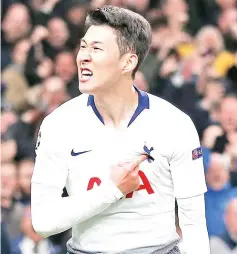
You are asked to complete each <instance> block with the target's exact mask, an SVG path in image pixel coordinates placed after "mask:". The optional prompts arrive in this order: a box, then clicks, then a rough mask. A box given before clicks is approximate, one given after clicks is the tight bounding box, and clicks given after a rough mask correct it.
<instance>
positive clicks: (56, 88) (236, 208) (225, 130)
mask: <svg viewBox="0 0 237 254" xmlns="http://www.w3.org/2000/svg"><path fill="white" fill-rule="evenodd" d="M104 4H112V5H117V6H124V7H127V8H130V9H132V10H134V11H136V12H138V13H140V14H142V15H143V16H144V17H146V18H147V19H148V20H149V22H150V24H151V26H152V34H153V40H152V47H151V50H150V52H149V54H148V56H147V58H146V60H145V61H144V63H143V64H142V66H141V68H140V69H139V71H138V72H137V74H136V77H135V81H134V83H135V85H136V86H137V87H138V88H140V89H142V90H144V91H147V92H149V93H151V94H154V95H157V96H159V97H161V98H164V99H166V100H168V101H169V102H171V103H172V104H174V105H175V106H177V107H178V108H180V109H181V110H182V111H184V112H185V113H187V114H188V115H189V116H190V117H191V119H192V120H193V122H194V124H195V126H196V128H197V131H198V134H199V137H200V140H201V144H202V147H203V153H204V169H205V175H206V183H207V187H208V192H207V193H206V194H205V199H206V218H207V227H208V233H209V237H210V246H211V254H231V253H232V254H233V253H237V246H236V245H237V1H236V0H18V1H17V0H3V1H2V16H1V21H2V27H1V36H2V41H1V43H2V44H1V101H2V102H1V171H2V173H1V214H2V215H1V239H2V252H1V253H2V254H10V253H13V254H33V253H39V254H61V253H64V254H65V253H66V250H65V243H66V241H67V240H68V238H69V237H70V230H69V231H67V232H64V233H61V234H58V235H55V236H52V237H49V238H48V239H42V238H41V237H40V236H39V235H38V234H37V233H36V232H35V231H34V230H33V228H32V224H31V212H30V192H31V190H30V180H31V176H32V171H33V166H34V158H35V152H34V147H35V143H36V139H37V133H38V129H39V126H40V124H41V121H42V119H43V118H44V117H45V116H46V115H47V114H49V113H50V112H52V111H53V110H54V109H55V108H57V107H58V106H59V105H61V104H62V103H64V102H66V101H67V100H69V99H71V98H74V97H76V96H78V95H79V94H80V92H79V90H78V77H77V66H76V54H77V51H78V46H79V43H80V38H81V37H82V36H83V34H84V20H85V15H86V13H87V11H88V10H89V9H91V8H95V7H99V6H102V5H104ZM161 110H162V109H161ZM78 113H79V114H80V112H78ZM187 138H188V137H187ZM190 170H192V169H190ZM64 195H66V193H64ZM177 231H178V232H179V234H180V236H181V237H182V232H181V231H180V228H179V226H178V218H177ZM197 244H201V243H199V242H198V239H197ZM180 248H181V249H182V242H181V244H180ZM183 253H185V250H183Z"/></svg>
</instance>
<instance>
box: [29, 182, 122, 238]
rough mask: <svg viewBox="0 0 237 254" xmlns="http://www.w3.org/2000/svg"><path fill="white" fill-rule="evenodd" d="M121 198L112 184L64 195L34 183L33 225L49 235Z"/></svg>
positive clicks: (70, 225)
mask: <svg viewBox="0 0 237 254" xmlns="http://www.w3.org/2000/svg"><path fill="white" fill-rule="evenodd" d="M121 197H122V193H121V192H120V191H119V189H117V187H116V186H115V185H113V184H112V183H108V184H101V185H100V186H99V187H98V188H95V189H92V190H90V191H87V192H85V193H83V194H82V195H81V196H70V197H65V198H62V197H61V191H60V190H59V189H57V188H52V187H47V186H45V185H43V184H38V183H32V224H33V227H34V229H35V231H36V232H37V233H39V234H40V235H41V236H43V237H48V236H50V235H53V234H57V233H60V232H63V231H65V230H67V229H69V228H71V227H72V226H73V225H75V224H77V223H80V222H82V221H85V220H87V219H89V218H91V217H93V216H95V215H96V214H99V213H101V212H102V211H104V210H105V209H107V208H108V207H109V206H110V205H111V204H112V203H114V202H116V201H117V200H119V199H120V198H121Z"/></svg>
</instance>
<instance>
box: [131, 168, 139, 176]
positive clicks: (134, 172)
mask: <svg viewBox="0 0 237 254" xmlns="http://www.w3.org/2000/svg"><path fill="white" fill-rule="evenodd" d="M138 172H139V167H135V168H134V169H133V171H132V172H131V173H130V175H131V176H137V175H138Z"/></svg>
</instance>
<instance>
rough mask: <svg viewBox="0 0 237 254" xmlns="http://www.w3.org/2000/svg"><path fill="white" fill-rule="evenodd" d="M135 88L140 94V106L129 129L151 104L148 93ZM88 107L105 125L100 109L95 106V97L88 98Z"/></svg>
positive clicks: (130, 122)
mask: <svg viewBox="0 0 237 254" xmlns="http://www.w3.org/2000/svg"><path fill="white" fill-rule="evenodd" d="M134 88H135V89H136V91H137V93H138V106H137V109H136V111H135V112H134V114H133V116H132V118H131V120H130V121H129V123H128V127H129V126H130V125H131V124H132V123H133V122H134V120H135V119H136V118H137V117H138V116H139V115H140V113H141V112H142V111H143V110H144V109H149V108H150V102H149V96H148V94H147V93H146V92H144V91H141V90H139V89H138V88H136V87H135V86H134ZM87 106H91V107H92V109H93V111H94V113H95V115H96V116H97V117H98V118H99V120H100V121H101V122H102V123H103V124H105V123H104V120H103V118H102V116H101V114H100V113H99V111H98V109H97V108H96V105H95V100H94V96H93V95H89V97H88V101H87Z"/></svg>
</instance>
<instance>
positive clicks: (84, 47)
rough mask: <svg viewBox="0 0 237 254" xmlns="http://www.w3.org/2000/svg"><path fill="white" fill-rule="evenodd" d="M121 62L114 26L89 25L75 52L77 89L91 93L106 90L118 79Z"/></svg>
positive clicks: (120, 74)
mask: <svg viewBox="0 0 237 254" xmlns="http://www.w3.org/2000/svg"><path fill="white" fill-rule="evenodd" d="M123 64H124V62H123V61H122V58H120V51H119V47H118V44H117V41H116V34H115V31H114V29H112V28H111V27H109V26H105V25H102V26H91V27H90V28H89V29H88V30H87V32H86V34H85V36H84V38H83V39H82V40H81V45H80V48H79V52H78V55H77V66H78V76H79V90H80V91H81V93H90V94H95V93H97V92H103V91H106V90H107V89H109V88H111V87H112V86H114V84H117V83H118V82H119V80H120V79H121V77H122V69H123Z"/></svg>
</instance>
